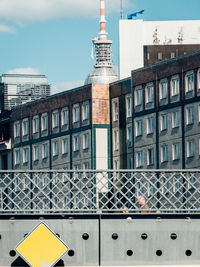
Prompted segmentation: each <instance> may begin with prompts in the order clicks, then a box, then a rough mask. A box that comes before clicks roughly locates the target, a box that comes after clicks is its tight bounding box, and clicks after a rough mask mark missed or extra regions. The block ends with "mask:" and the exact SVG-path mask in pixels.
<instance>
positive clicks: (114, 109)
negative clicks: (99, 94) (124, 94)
mask: <svg viewBox="0 0 200 267" xmlns="http://www.w3.org/2000/svg"><path fill="white" fill-rule="evenodd" d="M112 114H113V121H118V119H119V99H118V98H114V99H113V100H112Z"/></svg>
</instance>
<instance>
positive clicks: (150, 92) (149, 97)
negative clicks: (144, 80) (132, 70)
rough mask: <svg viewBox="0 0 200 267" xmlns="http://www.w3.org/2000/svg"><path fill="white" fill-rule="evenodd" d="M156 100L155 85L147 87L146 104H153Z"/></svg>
mask: <svg viewBox="0 0 200 267" xmlns="http://www.w3.org/2000/svg"><path fill="white" fill-rule="evenodd" d="M153 100H154V87H153V85H147V87H146V103H152V102H153Z"/></svg>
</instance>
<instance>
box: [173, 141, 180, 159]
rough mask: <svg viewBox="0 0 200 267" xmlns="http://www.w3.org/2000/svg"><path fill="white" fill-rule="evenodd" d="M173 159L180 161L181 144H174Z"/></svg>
mask: <svg viewBox="0 0 200 267" xmlns="http://www.w3.org/2000/svg"><path fill="white" fill-rule="evenodd" d="M172 159H173V160H178V159H180V144H174V145H173V146H172Z"/></svg>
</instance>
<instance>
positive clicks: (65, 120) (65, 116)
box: [61, 107, 69, 126]
mask: <svg viewBox="0 0 200 267" xmlns="http://www.w3.org/2000/svg"><path fill="white" fill-rule="evenodd" d="M68 125H69V108H68V107H64V108H62V110H61V126H68Z"/></svg>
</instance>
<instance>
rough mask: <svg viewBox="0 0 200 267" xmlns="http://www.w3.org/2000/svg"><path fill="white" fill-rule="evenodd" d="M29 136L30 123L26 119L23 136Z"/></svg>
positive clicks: (23, 124) (23, 122)
mask: <svg viewBox="0 0 200 267" xmlns="http://www.w3.org/2000/svg"><path fill="white" fill-rule="evenodd" d="M28 134H29V121H28V119H24V120H23V121H22V136H27V135H28Z"/></svg>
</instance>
